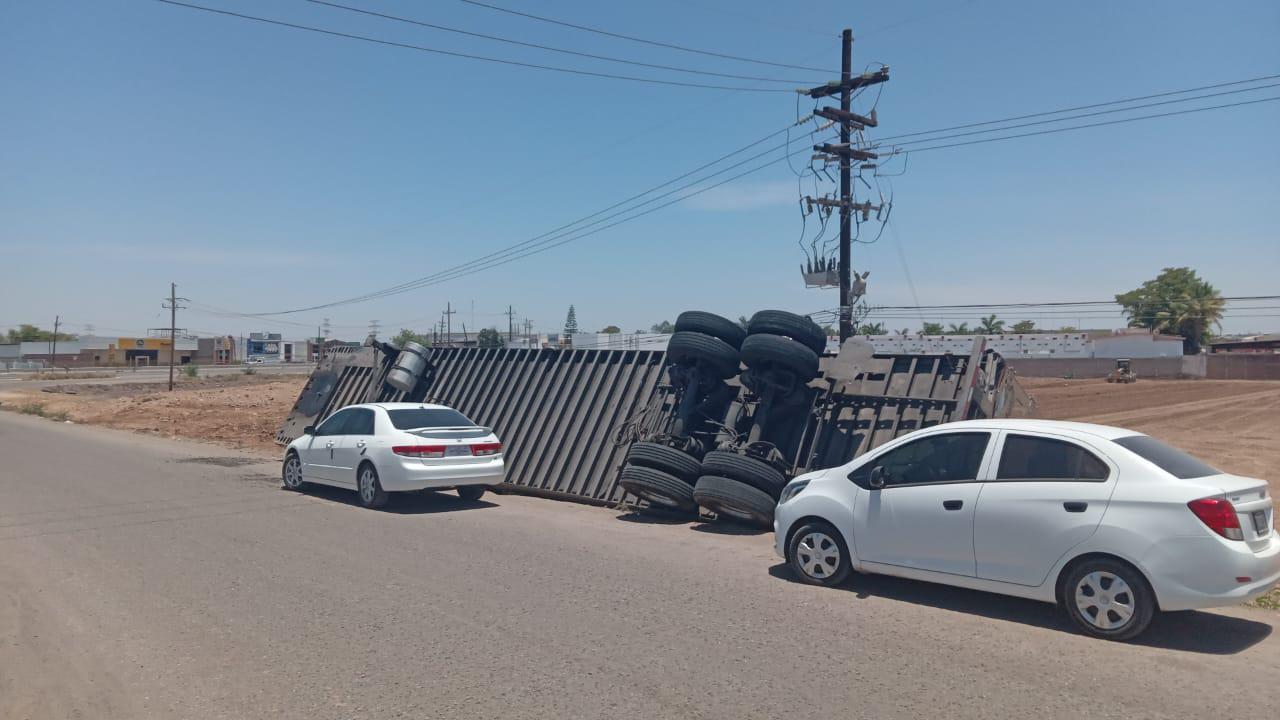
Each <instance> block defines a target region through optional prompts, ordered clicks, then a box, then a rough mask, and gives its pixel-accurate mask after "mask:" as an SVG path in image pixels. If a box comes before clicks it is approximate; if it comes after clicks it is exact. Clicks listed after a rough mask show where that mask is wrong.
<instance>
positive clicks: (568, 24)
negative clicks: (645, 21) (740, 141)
mask: <svg viewBox="0 0 1280 720" xmlns="http://www.w3.org/2000/svg"><path fill="white" fill-rule="evenodd" d="M460 1H461V2H464V3H466V4H468V5H475V6H477V7H482V8H487V9H489V10H495V11H497V12H501V13H507V14H508V15H519V16H520V17H523V18H528V19H530V20H537V21H539V22H545V23H551V24H552V25H560V26H562V27H567V28H573V29H574V30H582V31H583V32H589V33H595V34H597V35H604V36H607V37H611V38H617V39H619V40H629V41H631V42H638V43H644V44H645V45H653V46H655V47H663V48H667V49H669V50H679V51H681V52H688V53H696V54H698V55H707V56H710V57H718V58H723V59H725V60H737V61H739V62H748V63H755V64H756V65H771V66H773V67H780V68H789V69H791V70H812V71H813V72H820V73H831V72H832V71H831V70H827V69H824V68H814V67H805V66H803V65H788V64H786V63H777V62H771V61H769V60H757V59H755V58H749V57H742V56H741V55H728V54H725V53H719V52H713V51H711V50H699V49H697V48H691V47H686V46H684V45H675V44H673V43H668V42H662V41H660V40H647V39H645V38H641V37H636V36H634V35H623V34H622V33H616V32H612V31H609V30H601V29H600V28H593V27H587V26H586V25H575V24H574V23H571V22H565V21H564V20H555V19H553V18H549V17H544V16H542V15H534V14H532V13H526V12H521V11H519V10H511V9H509V8H504V7H498V6H497V5H490V4H488V3H483V2H479V1H478V0H460Z"/></svg>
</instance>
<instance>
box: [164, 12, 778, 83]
mask: <svg viewBox="0 0 1280 720" xmlns="http://www.w3.org/2000/svg"><path fill="white" fill-rule="evenodd" d="M156 2H160V3H164V4H166V5H174V6H176V7H184V8H188V9H191V10H203V11H204V12H208V13H214V14H217V15H226V16H228V17H234V18H240V19H242V20H253V21H254V22H261V23H267V24H269V25H278V26H280V27H287V28H292V29H294V30H305V31H307V32H314V33H320V34H322V35H332V36H334V37H341V38H347V39H349V40H360V41H362V42H369V43H375V44H378V45H386V46H389V47H398V48H403V49H405V50H417V51H419V52H426V53H434V54H436V55H447V56H449V57H457V58H465V59H467V60H482V61H484V62H490V63H498V64H501V65H513V66H516V67H525V68H532V69H535V70H549V71H552V72H560V73H568V74H571V75H585V76H589V77H598V78H606V79H608V80H627V81H630V82H642V83H652V84H655V85H674V86H677V87H690V88H701V89H704V90H732V91H737V92H755V93H779V92H792V91H791V90H783V89H779V88H752V87H742V86H737V85H709V84H705V83H691V82H682V81H679V80H659V79H657V78H643V77H636V76H633V75H615V74H613V73H602V72H594V71H591V70H577V69H574V68H565V67H558V66H555V65H539V64H537V63H528V62H521V61H519V60H504V59H502V58H494V57H488V56H486V55H472V54H470V53H462V52H455V51H453V50H441V49H439V48H432V47H427V46H425V45H413V44H410V43H402V42H395V41H393V40H382V39H379V38H373V37H368V36H367V35H356V34H354V33H346V32H339V31H337V30H326V29H324V28H318V27H312V26H310V25H299V24H297V23H291V22H286V21H284V20H272V19H270V18H264V17H260V16H257V15H246V14H244V13H238V12H232V11H230V10H219V9H217V8H211V7H205V6H204V5H194V4H191V3H185V2H179V1H178V0H156Z"/></svg>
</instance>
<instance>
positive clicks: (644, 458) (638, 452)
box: [627, 442, 702, 485]
mask: <svg viewBox="0 0 1280 720" xmlns="http://www.w3.org/2000/svg"><path fill="white" fill-rule="evenodd" d="M627 464H628V465H636V466H639V467H647V468H653V469H654V470H661V471H662V472H664V473H667V474H668V475H674V476H675V477H678V478H680V479H681V480H683V481H685V482H686V483H688V484H689V485H693V484H694V483H695V482H697V480H698V475H700V474H701V473H702V463H700V462H698V458H696V457H694V456H692V455H690V454H688V453H686V452H682V451H680V450H677V449H675V448H673V447H671V446H669V445H663V444H661V443H652V442H638V443H635V444H634V445H632V446H631V449H630V450H628V451H627Z"/></svg>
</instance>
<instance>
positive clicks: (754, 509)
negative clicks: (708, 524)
mask: <svg viewBox="0 0 1280 720" xmlns="http://www.w3.org/2000/svg"><path fill="white" fill-rule="evenodd" d="M693 499H694V500H695V501H696V502H697V503H698V504H699V505H701V506H702V507H704V508H706V509H708V510H710V511H711V512H713V513H715V514H716V515H717V516H718V517H720V518H722V519H725V520H736V521H738V522H742V523H746V524H748V525H756V526H759V527H766V528H767V527H771V526H772V525H773V510H774V508H776V507H777V506H778V503H777V501H775V500H774V499H773V498H771V497H769V494H768V493H766V492H764V491H763V490H759V489H757V488H754V487H751V486H750V485H747V484H746V483H741V482H738V481H737V480H733V479H730V478H727V477H720V476H719V475H703V476H702V477H700V478H698V484H697V485H695V486H694V488H693Z"/></svg>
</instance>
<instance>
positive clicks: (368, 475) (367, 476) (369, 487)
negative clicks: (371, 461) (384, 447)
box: [360, 468, 374, 503]
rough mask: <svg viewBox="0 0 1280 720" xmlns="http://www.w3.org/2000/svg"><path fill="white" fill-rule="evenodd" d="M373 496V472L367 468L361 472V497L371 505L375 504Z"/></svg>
mask: <svg viewBox="0 0 1280 720" xmlns="http://www.w3.org/2000/svg"><path fill="white" fill-rule="evenodd" d="M373 495H374V486H373V471H372V470H369V469H367V468H366V469H365V470H362V471H360V497H361V498H363V499H364V501H365V502H367V503H371V502H373Z"/></svg>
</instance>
